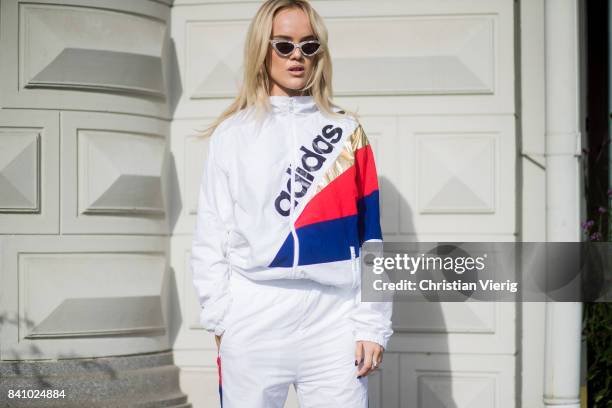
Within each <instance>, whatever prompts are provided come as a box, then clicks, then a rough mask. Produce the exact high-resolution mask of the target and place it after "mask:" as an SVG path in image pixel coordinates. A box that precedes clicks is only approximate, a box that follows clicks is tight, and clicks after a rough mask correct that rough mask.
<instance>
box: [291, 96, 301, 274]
mask: <svg viewBox="0 0 612 408" xmlns="http://www.w3.org/2000/svg"><path fill="white" fill-rule="evenodd" d="M294 102H295V100H294V99H293V98H292V97H289V112H290V113H291V119H290V120H291V133H292V137H293V147H292V149H291V150H292V152H293V158H292V161H291V175H290V177H291V205H290V206H289V219H290V220H291V235H292V236H293V269H292V273H293V275H294V276H295V275H296V266H297V265H298V263H299V256H300V244H299V242H298V237H297V232H296V230H295V218H294V215H295V214H294V202H295V198H294V197H295V188H294V183H295V169H296V163H297V161H296V159H295V148H296V146H297V140H296V139H297V136H296V133H295V117H296V115H295V110H294Z"/></svg>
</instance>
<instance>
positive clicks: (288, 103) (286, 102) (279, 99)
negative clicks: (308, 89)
mask: <svg viewBox="0 0 612 408" xmlns="http://www.w3.org/2000/svg"><path fill="white" fill-rule="evenodd" d="M269 101H270V106H271V107H272V112H275V113H291V108H292V107H293V113H301V114H304V113H312V112H316V111H317V109H318V107H317V104H316V103H315V101H314V97H313V96H312V95H305V96H277V95H275V96H269Z"/></svg>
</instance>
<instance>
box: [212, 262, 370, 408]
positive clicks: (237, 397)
mask: <svg viewBox="0 0 612 408" xmlns="http://www.w3.org/2000/svg"><path fill="white" fill-rule="evenodd" d="M230 290H231V293H232V297H233V303H232V305H231V306H230V309H229V311H228V312H227V317H226V319H225V333H224V334H223V338H222V341H221V346H220V350H219V355H218V358H217V364H218V369H219V392H220V396H221V406H222V408H277V407H278V408H282V407H284V406H285V401H286V399H287V393H288V391H289V386H290V385H291V384H293V386H294V387H295V390H296V393H297V396H298V400H299V403H300V407H301V408H327V407H330V408H331V407H333V408H339V407H342V408H367V406H368V402H367V399H368V398H367V385H368V382H367V380H368V377H367V376H366V377H362V378H359V379H358V378H357V367H356V366H355V339H354V334H353V331H352V326H351V323H350V320H349V316H350V313H351V312H352V310H353V308H354V307H355V299H356V296H357V294H358V289H341V288H337V287H332V286H326V285H321V284H319V283H317V282H314V281H311V280H307V279H297V280H290V279H278V280H273V281H264V282H261V281H260V282H255V281H251V280H250V279H248V278H245V277H243V276H242V275H240V274H238V273H233V274H232V276H231V277H230Z"/></svg>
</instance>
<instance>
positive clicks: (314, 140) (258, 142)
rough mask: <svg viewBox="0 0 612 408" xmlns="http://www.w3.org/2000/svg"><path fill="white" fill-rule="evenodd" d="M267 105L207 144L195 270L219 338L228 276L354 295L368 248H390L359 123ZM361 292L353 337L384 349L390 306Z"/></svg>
mask: <svg viewBox="0 0 612 408" xmlns="http://www.w3.org/2000/svg"><path fill="white" fill-rule="evenodd" d="M269 100H270V104H271V106H272V110H271V112H269V113H268V114H266V117H265V118H264V120H263V121H255V120H254V119H253V118H252V117H251V116H249V115H247V114H246V112H247V111H248V110H242V111H240V112H237V113H235V114H234V115H232V116H231V117H229V118H227V119H226V120H225V121H223V122H222V123H221V124H220V125H219V126H218V127H217V128H216V129H215V131H214V132H213V134H212V135H211V137H210V139H209V144H208V153H207V160H206V162H205V165H204V172H203V175H202V178H201V183H200V191H199V201H198V211H197V220H196V225H195V230H194V235H193V243H192V250H191V260H190V263H191V270H192V273H193V284H194V286H195V289H196V292H197V295H198V298H199V303H200V306H201V308H202V309H201V313H200V323H201V324H202V326H203V327H204V328H205V329H206V330H208V331H210V332H214V333H215V334H217V335H221V334H222V333H223V332H224V330H225V327H224V321H223V318H224V316H225V314H226V312H227V310H228V308H229V306H230V304H231V302H232V296H231V292H230V290H229V280H228V278H229V274H230V273H240V274H242V275H244V276H245V277H247V278H249V279H252V280H255V281H257V280H269V279H279V278H285V279H311V280H314V281H317V282H320V283H322V284H326V285H334V286H345V287H353V288H356V287H358V286H359V285H361V275H360V259H359V258H360V247H361V245H362V244H363V243H364V242H366V241H369V240H373V241H382V234H381V228H380V210H379V192H378V180H377V174H376V166H375V163H374V155H373V153H372V149H371V146H370V144H369V142H368V139H367V137H366V135H365V133H364V130H363V128H362V127H361V125H360V124H359V123H358V122H357V121H356V120H355V119H354V118H352V117H350V116H349V115H343V116H342V117H341V118H331V119H330V118H329V117H328V116H325V115H323V113H322V112H321V111H319V109H318V107H317V105H316V104H315V102H314V99H313V97H312V96H294V97H289V96H270V97H269ZM357 293H358V295H357V298H356V299H355V303H356V304H355V309H354V313H353V314H352V317H351V319H352V321H353V323H354V333H355V339H356V340H368V341H374V342H376V343H378V344H380V345H382V346H383V347H385V348H386V347H387V341H388V340H389V337H391V334H392V333H393V330H392V329H391V314H392V304H391V302H361V297H360V292H359V291H358V292H357ZM253 301H256V299H253ZM253 324H257V323H256V322H253Z"/></svg>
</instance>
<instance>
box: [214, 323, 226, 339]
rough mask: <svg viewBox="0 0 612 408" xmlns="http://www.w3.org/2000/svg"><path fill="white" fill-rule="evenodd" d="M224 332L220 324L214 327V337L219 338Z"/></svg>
mask: <svg viewBox="0 0 612 408" xmlns="http://www.w3.org/2000/svg"><path fill="white" fill-rule="evenodd" d="M224 332H225V327H224V326H223V325H222V324H219V325H217V327H215V330H214V333H215V336H221V335H222V334H223V333H224Z"/></svg>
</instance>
